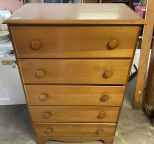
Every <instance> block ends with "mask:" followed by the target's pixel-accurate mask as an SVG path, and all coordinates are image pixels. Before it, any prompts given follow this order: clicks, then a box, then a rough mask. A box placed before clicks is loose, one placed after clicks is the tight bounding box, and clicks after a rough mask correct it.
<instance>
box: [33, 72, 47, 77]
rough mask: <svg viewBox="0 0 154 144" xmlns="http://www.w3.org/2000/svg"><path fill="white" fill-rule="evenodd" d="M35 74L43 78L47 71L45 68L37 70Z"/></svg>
mask: <svg viewBox="0 0 154 144" xmlns="http://www.w3.org/2000/svg"><path fill="white" fill-rule="evenodd" d="M35 76H36V77H37V78H43V77H44V76H45V71H44V70H37V71H36V72H35Z"/></svg>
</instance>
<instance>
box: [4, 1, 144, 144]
mask: <svg viewBox="0 0 154 144" xmlns="http://www.w3.org/2000/svg"><path fill="white" fill-rule="evenodd" d="M5 23H7V24H8V26H9V29H10V33H11V36H12V41H13V45H14V49H15V52H16V58H17V63H18V66H19V71H20V74H21V80H22V83H23V87H24V90H25V95H26V99H27V105H28V109H29V113H30V117H31V121H32V126H33V128H34V131H35V133H36V138H37V144H43V143H45V142H46V141H47V140H59V141H65V142H84V141H94V140H101V141H103V142H104V143H105V144H112V143H113V139H114V135H115V131H116V126H117V123H118V118H119V114H120V109H121V106H122V101H123V95H124V91H125V87H126V84H127V81H128V76H129V72H130V68H131V64H132V60H133V56H134V52H135V48H136V44H137V39H138V35H139V31H140V27H141V25H142V24H143V20H142V19H141V18H139V17H138V16H137V15H136V14H134V12H132V11H131V10H130V9H129V8H128V7H127V6H125V5H123V4H28V5H25V6H24V7H22V8H21V9H19V10H18V11H17V12H16V13H15V14H13V15H12V16H11V17H10V18H9V19H8V20H7V21H6V22H5Z"/></svg>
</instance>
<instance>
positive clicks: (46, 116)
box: [42, 111, 106, 119]
mask: <svg viewBox="0 0 154 144" xmlns="http://www.w3.org/2000/svg"><path fill="white" fill-rule="evenodd" d="M51 116H52V114H51V112H50V111H46V112H44V113H43V115H42V117H43V119H49V118H50V117H51ZM105 117H106V114H105V113H104V112H101V113H99V114H98V116H97V118H98V119H104V118H105Z"/></svg>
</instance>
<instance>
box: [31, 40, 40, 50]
mask: <svg viewBox="0 0 154 144" xmlns="http://www.w3.org/2000/svg"><path fill="white" fill-rule="evenodd" d="M30 45H31V48H32V49H33V50H38V49H40V48H41V43H40V41H31V43H30Z"/></svg>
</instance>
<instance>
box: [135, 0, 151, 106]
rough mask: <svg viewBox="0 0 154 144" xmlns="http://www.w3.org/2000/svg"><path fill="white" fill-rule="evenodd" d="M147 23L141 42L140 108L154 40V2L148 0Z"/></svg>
mask: <svg viewBox="0 0 154 144" xmlns="http://www.w3.org/2000/svg"><path fill="white" fill-rule="evenodd" d="M146 23H147V24H146V25H144V31H143V39H142V44H141V54H140V62H139V69H138V76H137V82H136V90H135V99H134V108H140V107H141V105H142V98H143V93H144V87H145V83H146V74H147V65H148V60H149V51H150V47H151V42H152V35H153V28H154V2H153V0H148V1H147V12H146Z"/></svg>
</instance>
